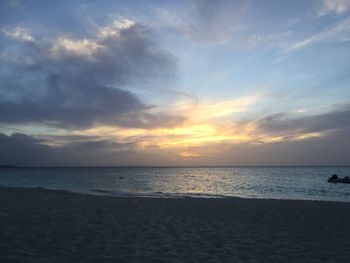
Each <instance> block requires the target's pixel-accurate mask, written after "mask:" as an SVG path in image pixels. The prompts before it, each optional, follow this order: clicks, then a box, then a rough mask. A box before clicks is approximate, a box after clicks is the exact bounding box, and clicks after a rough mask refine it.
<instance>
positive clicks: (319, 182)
mask: <svg viewBox="0 0 350 263" xmlns="http://www.w3.org/2000/svg"><path fill="white" fill-rule="evenodd" d="M333 173H336V174H338V175H339V176H341V177H343V176H350V167H114V168H87V167H85V168H1V169H0V186H15V187H43V188H48V189H60V190H68V191H73V192H84V193H90V194H103V195H115V196H150V197H153V196H157V197H225V196H236V197H244V198H268V199H270V198H273V199H304V200H329V201H343V202H350V184H331V183H328V182H327V178H328V177H330V176H331V175H332V174H333Z"/></svg>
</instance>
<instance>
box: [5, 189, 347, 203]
mask: <svg viewBox="0 0 350 263" xmlns="http://www.w3.org/2000/svg"><path fill="white" fill-rule="evenodd" d="M7 188H8V189H17V190H20V189H32V190H43V191H53V192H63V193H70V194H77V195H88V196H106V197H113V198H155V199H236V198H238V199H244V200H258V201H259V200H271V201H274V200H278V201H305V202H330V203H346V204H350V201H342V200H323V199H284V198H263V197H242V196H230V195H214V194H201V193H165V192H149V193H147V192H142V193H136V192H118V191H110V190H101V189H91V190H89V191H79V190H67V189H58V188H47V187H42V186H37V187H19V186H4V185H0V189H7Z"/></svg>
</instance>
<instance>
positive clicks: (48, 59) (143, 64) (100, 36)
mask: <svg viewBox="0 0 350 263" xmlns="http://www.w3.org/2000/svg"><path fill="white" fill-rule="evenodd" d="M123 23H124V24H123ZM128 23H129V24H128ZM11 30H12V31H11ZM4 32H5V34H7V37H8V39H5V37H4V35H3V44H2V45H1V46H2V51H3V54H4V55H3V59H2V61H1V64H2V70H0V95H1V97H0V112H1V114H0V122H2V123H38V122H40V123H47V124H52V125H58V126H61V127H86V126H89V125H93V124H96V123H104V124H106V123H107V124H117V125H127V126H131V127H139V126H143V125H152V122H153V121H155V120H156V119H157V118H156V117H154V116H152V114H149V113H147V110H148V109H149V108H150V107H149V106H148V105H145V103H144V102H142V101H141V100H140V99H139V98H138V97H137V96H136V95H135V94H134V93H132V92H131V91H130V90H127V89H129V87H132V86H136V87H142V88H152V87H153V86H157V85H161V84H164V83H165V82H166V81H168V80H170V79H173V77H174V75H175V71H176V66H175V60H174V58H173V57H172V56H171V55H170V54H168V53H166V52H164V51H162V50H161V49H160V48H159V47H158V46H157V45H156V44H155V41H154V39H153V35H152V33H151V32H150V31H149V30H147V29H145V28H144V27H142V26H140V25H137V24H134V23H131V21H127V20H125V21H121V22H118V21H115V22H114V23H112V24H111V25H107V26H106V27H101V28H98V29H96V32H94V34H95V35H94V36H93V37H91V38H89V39H74V38H68V37H57V38H55V39H52V40H50V41H48V40H44V39H43V40H41V39H37V38H34V37H31V36H30V37H29V33H26V31H24V29H21V28H15V29H5V31H4ZM16 33H17V34H16ZM26 34H27V35H26ZM11 37H12V38H16V40H15V41H11V40H10V39H9V38H11ZM19 40H20V41H19ZM130 117H131V118H130ZM167 119H169V120H170V122H172V121H173V120H174V119H176V118H174V117H173V116H166V117H165V118H163V119H162V121H163V122H164V123H165V125H166V123H167V122H166V121H167ZM140 120H142V122H140ZM159 124H160V123H159V122H158V123H155V124H154V125H159Z"/></svg>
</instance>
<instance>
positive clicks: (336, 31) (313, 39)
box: [284, 17, 350, 52]
mask: <svg viewBox="0 0 350 263" xmlns="http://www.w3.org/2000/svg"><path fill="white" fill-rule="evenodd" d="M348 41H350V17H348V18H345V19H342V20H341V21H339V22H336V23H334V24H333V25H331V26H329V27H328V28H326V29H324V30H322V31H320V32H318V33H316V34H313V35H311V36H309V37H306V38H304V39H302V40H299V41H297V42H294V43H293V44H291V45H289V46H288V47H286V48H285V49H284V51H285V52H291V51H295V50H298V49H301V48H304V47H306V46H310V45H313V44H316V43H320V42H348Z"/></svg>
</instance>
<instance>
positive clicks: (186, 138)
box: [75, 96, 324, 158]
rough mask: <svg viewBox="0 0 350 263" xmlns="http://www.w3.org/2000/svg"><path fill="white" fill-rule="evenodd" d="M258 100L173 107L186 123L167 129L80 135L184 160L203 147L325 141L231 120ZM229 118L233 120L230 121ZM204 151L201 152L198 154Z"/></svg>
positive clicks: (113, 130)
mask: <svg viewBox="0 0 350 263" xmlns="http://www.w3.org/2000/svg"><path fill="white" fill-rule="evenodd" d="M256 100H257V96H251V97H246V98H241V99H234V100H226V101H223V102H218V103H200V104H196V105H193V103H192V104H191V103H188V102H185V101H182V102H177V103H176V104H174V105H172V106H170V107H169V108H170V112H176V113H178V114H179V115H180V116H183V117H184V118H185V120H186V121H185V122H181V123H179V124H178V125H177V126H174V127H166V128H123V127H115V126H98V127H94V128H91V129H87V130H84V131H76V132H75V133H76V134H77V135H89V136H98V137H99V138H106V139H109V140H110V139H115V140H116V141H117V142H120V143H134V144H135V145H137V147H138V148H139V149H143V150H144V151H147V150H150V151H151V150H152V149H169V150H170V151H171V152H172V153H175V154H176V155H178V156H179V157H182V158H196V157H200V156H203V155H204V153H202V152H203V151H204V150H203V149H204V148H203V147H207V146H209V145H215V144H224V145H230V144H237V143H249V142H252V143H254V142H256V141H263V142H265V143H276V142H282V141H290V140H293V141H296V140H304V139H309V138H315V137H322V136H323V135H324V134H321V133H305V134H300V133H299V134H288V135H275V136H273V135H269V134H260V131H259V128H258V127H257V124H256V122H237V121H236V122H235V121H233V120H232V116H233V114H234V113H236V112H242V111H247V110H248V107H249V106H250V105H251V104H253V103H254V102H255V101H256ZM228 117H230V118H228ZM199 148H200V149H202V150H201V151H202V152H201V151H200V150H199Z"/></svg>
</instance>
